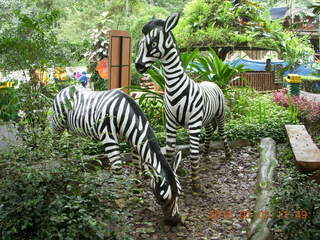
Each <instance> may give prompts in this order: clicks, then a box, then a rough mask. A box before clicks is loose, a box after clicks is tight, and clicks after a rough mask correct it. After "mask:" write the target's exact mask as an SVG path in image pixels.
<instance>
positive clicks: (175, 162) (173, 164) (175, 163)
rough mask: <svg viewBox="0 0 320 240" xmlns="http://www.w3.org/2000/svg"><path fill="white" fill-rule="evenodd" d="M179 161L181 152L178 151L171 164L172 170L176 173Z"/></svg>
mask: <svg viewBox="0 0 320 240" xmlns="http://www.w3.org/2000/svg"><path fill="white" fill-rule="evenodd" d="M181 159H182V153H181V151H179V152H178V153H177V155H176V157H175V159H174V160H173V162H172V169H173V171H174V172H177V169H178V167H179V164H180V162H181Z"/></svg>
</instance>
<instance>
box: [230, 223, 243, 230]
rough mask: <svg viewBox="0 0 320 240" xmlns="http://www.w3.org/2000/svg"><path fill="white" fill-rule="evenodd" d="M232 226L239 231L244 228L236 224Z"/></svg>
mask: <svg viewBox="0 0 320 240" xmlns="http://www.w3.org/2000/svg"><path fill="white" fill-rule="evenodd" d="M232 226H233V228H234V229H238V230H239V229H241V228H242V226H241V225H240V224H239V223H235V222H234V223H233V224H232Z"/></svg>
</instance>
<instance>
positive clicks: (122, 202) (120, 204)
mask: <svg viewBox="0 0 320 240" xmlns="http://www.w3.org/2000/svg"><path fill="white" fill-rule="evenodd" d="M115 202H116V205H117V206H118V207H119V208H124V207H125V206H126V200H125V199H122V198H120V199H116V200H115Z"/></svg>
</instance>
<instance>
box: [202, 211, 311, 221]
mask: <svg viewBox="0 0 320 240" xmlns="http://www.w3.org/2000/svg"><path fill="white" fill-rule="evenodd" d="M255 214H256V215H257V218H260V219H265V220H268V219H271V218H274V219H290V218H291V219H292V218H295V219H301V220H304V219H307V218H308V217H309V212H308V211H305V210H295V211H289V210H288V211H286V210H283V211H278V212H276V213H274V212H271V211H269V210H259V211H257V212H256V213H255V212H254V211H252V210H240V211H237V212H236V211H232V210H220V209H214V210H211V211H210V212H209V214H208V218H209V219H211V220H214V219H234V218H238V219H251V218H253V217H254V216H255Z"/></svg>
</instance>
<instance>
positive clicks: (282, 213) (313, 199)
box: [270, 145, 320, 240]
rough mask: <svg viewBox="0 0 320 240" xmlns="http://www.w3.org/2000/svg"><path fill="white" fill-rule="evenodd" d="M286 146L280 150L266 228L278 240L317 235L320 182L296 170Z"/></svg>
mask: <svg viewBox="0 0 320 240" xmlns="http://www.w3.org/2000/svg"><path fill="white" fill-rule="evenodd" d="M289 149H290V146H287V145H286V146H285V150H283V149H282V150H281V149H280V151H279V152H280V155H279V157H278V159H279V163H280V166H279V169H278V174H277V179H276V180H275V183H276V188H275V193H274V197H273V200H272V204H273V206H274V210H275V212H274V214H275V216H274V219H275V220H274V221H273V222H272V223H271V225H270V227H271V229H272V231H273V232H274V233H275V234H276V233H279V232H282V233H283V235H284V236H283V237H284V238H283V237H282V238H281V239H290V240H300V239H304V240H314V239H319V238H320V185H319V184H317V183H316V182H314V181H313V180H311V179H310V177H309V176H308V175H307V174H303V173H301V172H299V171H298V169H297V168H296V166H295V163H294V156H293V153H292V152H291V150H289Z"/></svg>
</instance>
